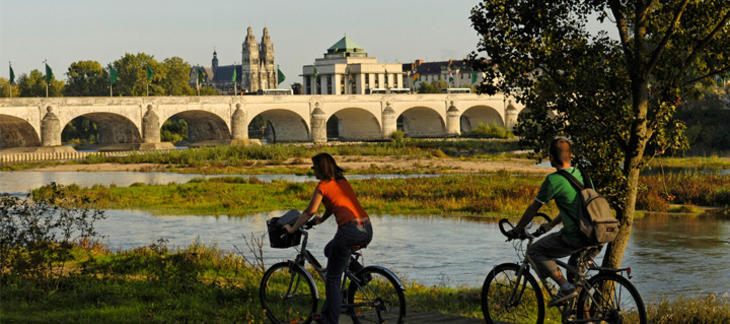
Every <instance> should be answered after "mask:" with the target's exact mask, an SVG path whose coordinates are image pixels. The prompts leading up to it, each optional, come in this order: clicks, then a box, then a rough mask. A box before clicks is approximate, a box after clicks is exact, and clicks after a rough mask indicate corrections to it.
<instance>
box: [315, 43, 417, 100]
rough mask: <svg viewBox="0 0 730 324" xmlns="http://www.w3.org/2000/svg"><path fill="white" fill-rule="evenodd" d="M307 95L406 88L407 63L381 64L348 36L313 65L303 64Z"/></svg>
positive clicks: (360, 92)
mask: <svg viewBox="0 0 730 324" xmlns="http://www.w3.org/2000/svg"><path fill="white" fill-rule="evenodd" d="M302 78H303V80H302V81H303V82H302V88H303V89H302V92H303V93H304V94H338V95H346V94H366V93H369V92H370V91H371V90H373V89H393V88H403V65H402V64H400V63H378V59H377V58H375V57H368V53H367V52H365V49H364V48H362V47H361V46H359V45H357V44H356V43H355V42H354V41H352V40H351V39H350V38H348V37H347V36H345V37H343V38H342V39H340V40H339V41H337V43H335V44H334V45H332V46H331V47H330V48H328V49H327V53H325V54H324V57H322V58H317V59H315V60H314V64H313V65H305V66H303V67H302Z"/></svg>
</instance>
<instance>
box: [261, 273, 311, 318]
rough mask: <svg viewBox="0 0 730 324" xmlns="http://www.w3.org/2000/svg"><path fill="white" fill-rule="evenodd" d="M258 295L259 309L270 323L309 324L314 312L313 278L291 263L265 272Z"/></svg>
mask: <svg viewBox="0 0 730 324" xmlns="http://www.w3.org/2000/svg"><path fill="white" fill-rule="evenodd" d="M259 293H260V298H261V306H263V308H264V310H265V312H266V316H267V317H268V318H269V319H270V320H271V322H272V323H309V322H310V321H311V320H312V318H311V317H312V314H313V313H315V312H316V311H317V298H316V296H317V295H316V290H315V286H314V282H313V280H312V278H311V277H309V276H308V275H307V274H305V272H304V270H302V268H301V267H299V266H297V265H296V264H293V263H290V262H281V263H277V264H275V265H273V266H271V268H269V269H268V270H266V273H264V277H263V278H262V279H261V288H260V291H259Z"/></svg>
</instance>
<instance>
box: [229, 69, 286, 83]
mask: <svg viewBox="0 0 730 324" xmlns="http://www.w3.org/2000/svg"><path fill="white" fill-rule="evenodd" d="M279 73H281V72H279ZM231 82H236V66H235V65H234V66H233V77H232V78H231Z"/></svg>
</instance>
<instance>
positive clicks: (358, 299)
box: [347, 268, 406, 324]
mask: <svg viewBox="0 0 730 324" xmlns="http://www.w3.org/2000/svg"><path fill="white" fill-rule="evenodd" d="M358 277H359V278H363V282H362V283H357V282H354V281H350V286H349V288H348V293H347V303H348V304H351V305H354V306H352V308H351V309H349V310H347V311H348V312H349V314H350V316H351V317H352V321H353V323H398V324H400V323H403V321H404V320H405V316H406V296H405V295H404V294H403V289H401V285H400V284H399V283H398V280H397V279H396V278H395V277H393V276H392V275H391V274H390V273H389V272H388V271H385V270H383V269H378V268H365V269H363V270H362V271H360V272H359V273H358Z"/></svg>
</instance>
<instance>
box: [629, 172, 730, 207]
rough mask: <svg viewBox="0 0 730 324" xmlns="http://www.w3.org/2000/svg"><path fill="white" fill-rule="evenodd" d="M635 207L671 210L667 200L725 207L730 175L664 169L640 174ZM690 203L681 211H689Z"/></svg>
mask: <svg viewBox="0 0 730 324" xmlns="http://www.w3.org/2000/svg"><path fill="white" fill-rule="evenodd" d="M640 182H641V188H640V190H639V195H638V199H637V203H636V206H637V209H644V210H650V211H670V210H671V209H672V207H671V206H670V204H682V205H698V206H713V207H727V206H728V204H730V175H716V174H702V173H699V172H682V173H666V174H664V175H647V176H642V177H641V180H640ZM691 209H692V208H690V207H687V208H685V210H681V212H691Z"/></svg>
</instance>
